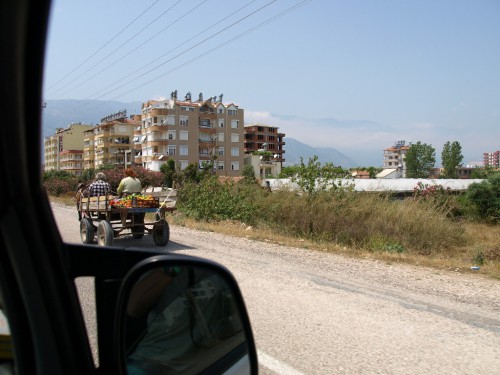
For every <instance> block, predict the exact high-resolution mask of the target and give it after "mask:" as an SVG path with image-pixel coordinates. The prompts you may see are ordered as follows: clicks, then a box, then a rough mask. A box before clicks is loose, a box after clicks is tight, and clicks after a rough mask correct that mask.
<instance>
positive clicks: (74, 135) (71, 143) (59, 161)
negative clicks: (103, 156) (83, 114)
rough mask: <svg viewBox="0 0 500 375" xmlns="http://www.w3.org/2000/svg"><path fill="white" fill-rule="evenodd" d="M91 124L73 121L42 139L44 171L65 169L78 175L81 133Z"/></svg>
mask: <svg viewBox="0 0 500 375" xmlns="http://www.w3.org/2000/svg"><path fill="white" fill-rule="evenodd" d="M92 127H93V125H88V124H82V123H73V124H70V125H69V126H68V127H67V128H57V129H56V131H55V134H54V135H51V136H48V137H46V138H45V139H44V159H45V165H44V170H45V171H53V170H55V171H66V172H68V173H70V174H72V175H74V176H80V175H81V174H82V169H83V145H84V144H83V134H84V132H85V131H87V130H88V129H91V128H92Z"/></svg>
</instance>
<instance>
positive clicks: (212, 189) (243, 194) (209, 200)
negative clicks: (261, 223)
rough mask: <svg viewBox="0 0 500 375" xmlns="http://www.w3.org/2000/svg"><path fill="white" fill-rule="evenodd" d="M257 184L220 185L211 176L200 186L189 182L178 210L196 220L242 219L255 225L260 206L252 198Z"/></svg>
mask: <svg viewBox="0 0 500 375" xmlns="http://www.w3.org/2000/svg"><path fill="white" fill-rule="evenodd" d="M254 190H255V186H254V185H248V184H239V185H237V184H234V183H233V182H230V181H228V182H219V180H218V178H217V177H214V176H207V177H206V178H204V179H203V180H201V181H200V183H194V182H187V183H185V184H184V186H183V187H182V189H180V190H179V191H178V196H177V207H178V208H179V210H181V211H182V212H184V213H185V214H186V215H188V216H190V217H193V218H194V219H196V220H205V221H212V220H215V221H219V220H239V221H242V222H244V223H247V224H250V223H253V221H254V218H255V209H256V206H255V204H254V203H253V202H252V199H251V196H252V195H253V191H254Z"/></svg>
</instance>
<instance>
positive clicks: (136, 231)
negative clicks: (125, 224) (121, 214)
mask: <svg viewBox="0 0 500 375" xmlns="http://www.w3.org/2000/svg"><path fill="white" fill-rule="evenodd" d="M131 229H132V237H134V238H135V239H141V238H142V237H144V225H140V226H138V227H132V228H131Z"/></svg>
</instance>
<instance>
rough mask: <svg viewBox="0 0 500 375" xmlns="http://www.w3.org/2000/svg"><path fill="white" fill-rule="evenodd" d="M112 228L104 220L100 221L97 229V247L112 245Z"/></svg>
mask: <svg viewBox="0 0 500 375" xmlns="http://www.w3.org/2000/svg"><path fill="white" fill-rule="evenodd" d="M113 238H114V236H113V228H112V227H111V224H110V223H108V222H107V221H106V220H101V221H100V222H99V226H98V227H97V244H98V245H99V246H112V245H113Z"/></svg>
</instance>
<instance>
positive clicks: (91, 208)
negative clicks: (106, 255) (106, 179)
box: [77, 196, 175, 246]
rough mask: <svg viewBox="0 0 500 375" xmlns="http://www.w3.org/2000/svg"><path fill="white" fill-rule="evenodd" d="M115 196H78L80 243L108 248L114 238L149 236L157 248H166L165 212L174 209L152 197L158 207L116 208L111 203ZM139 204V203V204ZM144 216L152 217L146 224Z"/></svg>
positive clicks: (136, 205) (166, 226)
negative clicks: (95, 244)
mask: <svg viewBox="0 0 500 375" xmlns="http://www.w3.org/2000/svg"><path fill="white" fill-rule="evenodd" d="M116 198H117V197H115V196H99V197H88V198H87V197H81V198H80V199H79V202H78V203H77V209H78V217H79V218H80V237H81V239H82V242H83V243H86V244H91V243H95V242H97V244H98V245H100V246H111V245H113V241H114V239H115V238H117V237H122V236H129V235H130V234H132V236H133V238H136V239H140V238H142V237H143V236H144V235H145V234H152V235H153V240H154V242H155V244H156V245H157V246H165V245H166V244H167V243H168V241H169V238H170V228H169V226H168V222H167V220H166V215H165V214H166V213H167V212H171V211H174V210H175V207H168V206H167V203H166V202H162V203H161V204H160V203H159V201H158V198H153V199H154V200H155V204H152V205H156V206H158V207H144V206H143V205H142V204H137V202H135V203H133V205H132V207H117V206H115V205H113V204H112V203H113V202H114V200H115V199H116ZM139 203H140V202H139ZM147 213H151V214H153V215H152V216H153V220H152V221H145V216H146V214H147Z"/></svg>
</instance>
